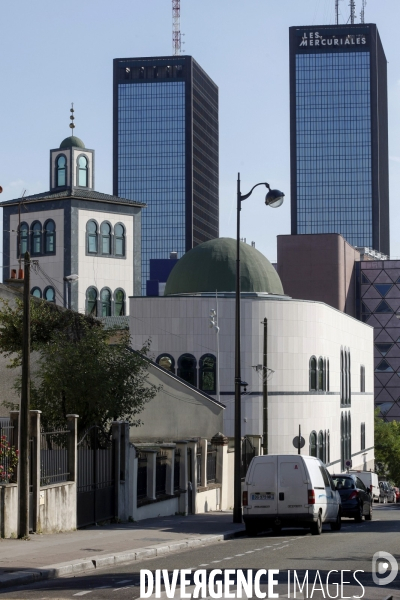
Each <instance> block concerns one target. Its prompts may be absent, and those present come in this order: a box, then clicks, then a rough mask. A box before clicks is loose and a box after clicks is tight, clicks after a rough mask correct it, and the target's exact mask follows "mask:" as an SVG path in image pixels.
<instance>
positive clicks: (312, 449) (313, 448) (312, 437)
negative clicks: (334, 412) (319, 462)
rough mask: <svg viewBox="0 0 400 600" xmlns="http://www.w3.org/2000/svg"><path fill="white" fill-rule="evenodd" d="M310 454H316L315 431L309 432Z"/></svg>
mask: <svg viewBox="0 0 400 600" xmlns="http://www.w3.org/2000/svg"><path fill="white" fill-rule="evenodd" d="M310 456H315V457H316V456H317V434H316V433H315V431H312V432H311V433H310Z"/></svg>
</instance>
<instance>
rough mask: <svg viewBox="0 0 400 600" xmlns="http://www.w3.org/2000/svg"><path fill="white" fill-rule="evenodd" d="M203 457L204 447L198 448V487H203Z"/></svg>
mask: <svg viewBox="0 0 400 600" xmlns="http://www.w3.org/2000/svg"><path fill="white" fill-rule="evenodd" d="M202 456H203V448H202V446H200V445H198V446H197V454H196V463H197V485H201V458H202Z"/></svg>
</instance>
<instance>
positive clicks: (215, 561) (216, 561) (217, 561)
mask: <svg viewBox="0 0 400 600" xmlns="http://www.w3.org/2000/svg"><path fill="white" fill-rule="evenodd" d="M211 562H212V563H219V562H222V558H221V560H212V561H211Z"/></svg>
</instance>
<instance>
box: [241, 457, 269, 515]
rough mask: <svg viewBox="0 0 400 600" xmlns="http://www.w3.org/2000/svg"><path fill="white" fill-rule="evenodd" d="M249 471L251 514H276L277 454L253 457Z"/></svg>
mask: <svg viewBox="0 0 400 600" xmlns="http://www.w3.org/2000/svg"><path fill="white" fill-rule="evenodd" d="M249 471H250V472H249V474H248V476H247V477H246V483H247V493H248V507H249V514H251V516H256V515H276V512H277V456H274V455H270V456H268V455H267V456H258V457H255V458H253V460H252V465H251V469H250V470H249Z"/></svg>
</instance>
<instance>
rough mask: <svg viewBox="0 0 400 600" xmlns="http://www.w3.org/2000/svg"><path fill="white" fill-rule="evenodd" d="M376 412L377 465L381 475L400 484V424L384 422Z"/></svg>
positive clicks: (377, 411)
mask: <svg viewBox="0 0 400 600" xmlns="http://www.w3.org/2000/svg"><path fill="white" fill-rule="evenodd" d="M379 414H380V411H379V409H377V410H376V411H375V465H376V470H377V472H378V474H379V475H381V476H385V477H388V479H390V480H391V481H393V482H394V483H395V484H397V485H399V484H400V423H399V422H398V421H389V422H386V421H384V420H383V419H382V418H381V417H380V416H379Z"/></svg>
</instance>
